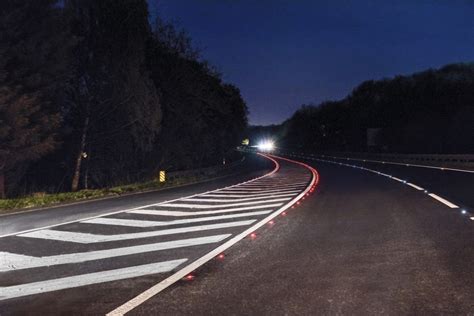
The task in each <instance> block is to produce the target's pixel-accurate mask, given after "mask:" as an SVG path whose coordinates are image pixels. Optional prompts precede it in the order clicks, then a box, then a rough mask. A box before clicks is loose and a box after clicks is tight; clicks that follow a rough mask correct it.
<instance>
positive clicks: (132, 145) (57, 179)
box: [0, 0, 247, 198]
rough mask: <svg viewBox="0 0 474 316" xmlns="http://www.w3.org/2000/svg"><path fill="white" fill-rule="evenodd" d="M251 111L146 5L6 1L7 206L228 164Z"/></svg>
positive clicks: (113, 0) (3, 127) (3, 170)
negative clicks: (39, 195)
mask: <svg viewBox="0 0 474 316" xmlns="http://www.w3.org/2000/svg"><path fill="white" fill-rule="evenodd" d="M246 125H247V108H246V105H245V103H244V101H243V100H242V97H241V95H240V92H239V90H238V89H237V88H236V87H234V86H232V85H229V84H225V83H223V82H222V80H221V79H220V76H219V74H218V73H217V72H216V71H215V70H213V68H212V67H211V66H209V64H208V63H207V62H206V61H203V60H202V59H201V58H200V56H199V53H198V51H197V50H196V49H194V48H193V46H192V45H191V39H190V38H189V37H188V35H187V34H186V33H185V32H184V31H182V30H178V29H177V28H176V27H175V26H173V25H172V24H169V23H165V22H163V21H162V20H160V19H157V20H156V21H153V23H151V24H150V23H149V13H148V7H147V2H146V0H99V1H97V0H64V1H56V0H6V1H1V3H0V198H2V197H5V193H8V196H17V195H21V194H26V193H30V192H35V191H45V192H58V191H69V190H73V191H75V190H78V189H81V188H98V187H104V186H111V185H116V184H122V183H127V182H132V181H140V180H148V179H150V178H151V177H153V175H155V174H156V172H157V171H158V170H160V169H165V170H178V169H187V168H195V167H202V166H208V165H213V164H217V163H221V162H222V159H223V157H224V156H225V155H226V154H228V153H229V150H231V149H232V148H233V147H234V146H235V145H237V144H238V143H239V141H240V139H241V136H242V133H243V131H244V129H245V128H246Z"/></svg>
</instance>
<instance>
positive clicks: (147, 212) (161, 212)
mask: <svg viewBox="0 0 474 316" xmlns="http://www.w3.org/2000/svg"><path fill="white" fill-rule="evenodd" d="M282 204H283V203H275V204H268V205H258V206H247V207H236V208H228V209H225V210H215V211H192V212H184V211H164V210H144V209H143V210H133V211H130V212H128V213H132V214H145V215H160V216H163V215H165V216H192V215H210V214H220V213H230V212H238V211H246V210H257V209H262V208H267V209H269V208H272V207H278V206H280V205H282Z"/></svg>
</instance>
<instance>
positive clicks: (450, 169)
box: [329, 156, 474, 173]
mask: <svg viewBox="0 0 474 316" xmlns="http://www.w3.org/2000/svg"><path fill="white" fill-rule="evenodd" d="M329 157H330V158H333V159H345V160H354V161H362V162H375V163H381V164H389V165H398V166H406V167H417V168H427V169H437V170H443V171H445V170H446V171H457V172H464V173H474V170H468V169H459V168H447V167H437V166H428V165H419V164H412V163H409V164H407V163H406V162H405V163H401V162H391V161H379V160H371V159H365V160H362V159H355V158H342V157H333V156H329Z"/></svg>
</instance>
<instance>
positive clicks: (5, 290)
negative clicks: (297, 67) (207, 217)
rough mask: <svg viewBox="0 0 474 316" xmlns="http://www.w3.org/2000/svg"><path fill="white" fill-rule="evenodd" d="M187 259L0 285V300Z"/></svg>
mask: <svg viewBox="0 0 474 316" xmlns="http://www.w3.org/2000/svg"><path fill="white" fill-rule="evenodd" d="M187 260H188V259H178V260H171V261H163V262H157V263H151V264H144V265H139V266H134V267H128V268H122V269H115V270H107V271H102V272H94V273H87V274H81V275H75V276H71V277H65V278H60V279H53V280H46V281H39V282H33V283H26V284H20V285H13V286H7V287H0V300H6V299H11V298H16V297H22V296H27V295H33V294H40V293H46V292H52V291H58V290H64V289H70V288H75V287H79V286H84V285H92V284H98V283H103V282H111V281H117V280H124V279H130V278H135V277H139V276H144V275H151V274H156V273H165V272H170V271H172V270H173V269H175V268H176V267H178V266H179V265H181V264H182V263H184V262H186V261H187Z"/></svg>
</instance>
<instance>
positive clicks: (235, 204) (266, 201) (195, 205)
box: [160, 197, 291, 209]
mask: <svg viewBox="0 0 474 316" xmlns="http://www.w3.org/2000/svg"><path fill="white" fill-rule="evenodd" d="M288 200H291V198H290V197H288V198H279V199H271V200H263V201H252V202H242V203H231V204H207V205H206V204H189V203H169V204H161V205H160V206H163V207H166V208H169V207H179V208H198V209H209V208H225V207H233V206H243V205H256V204H264V203H273V202H282V201H288Z"/></svg>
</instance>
